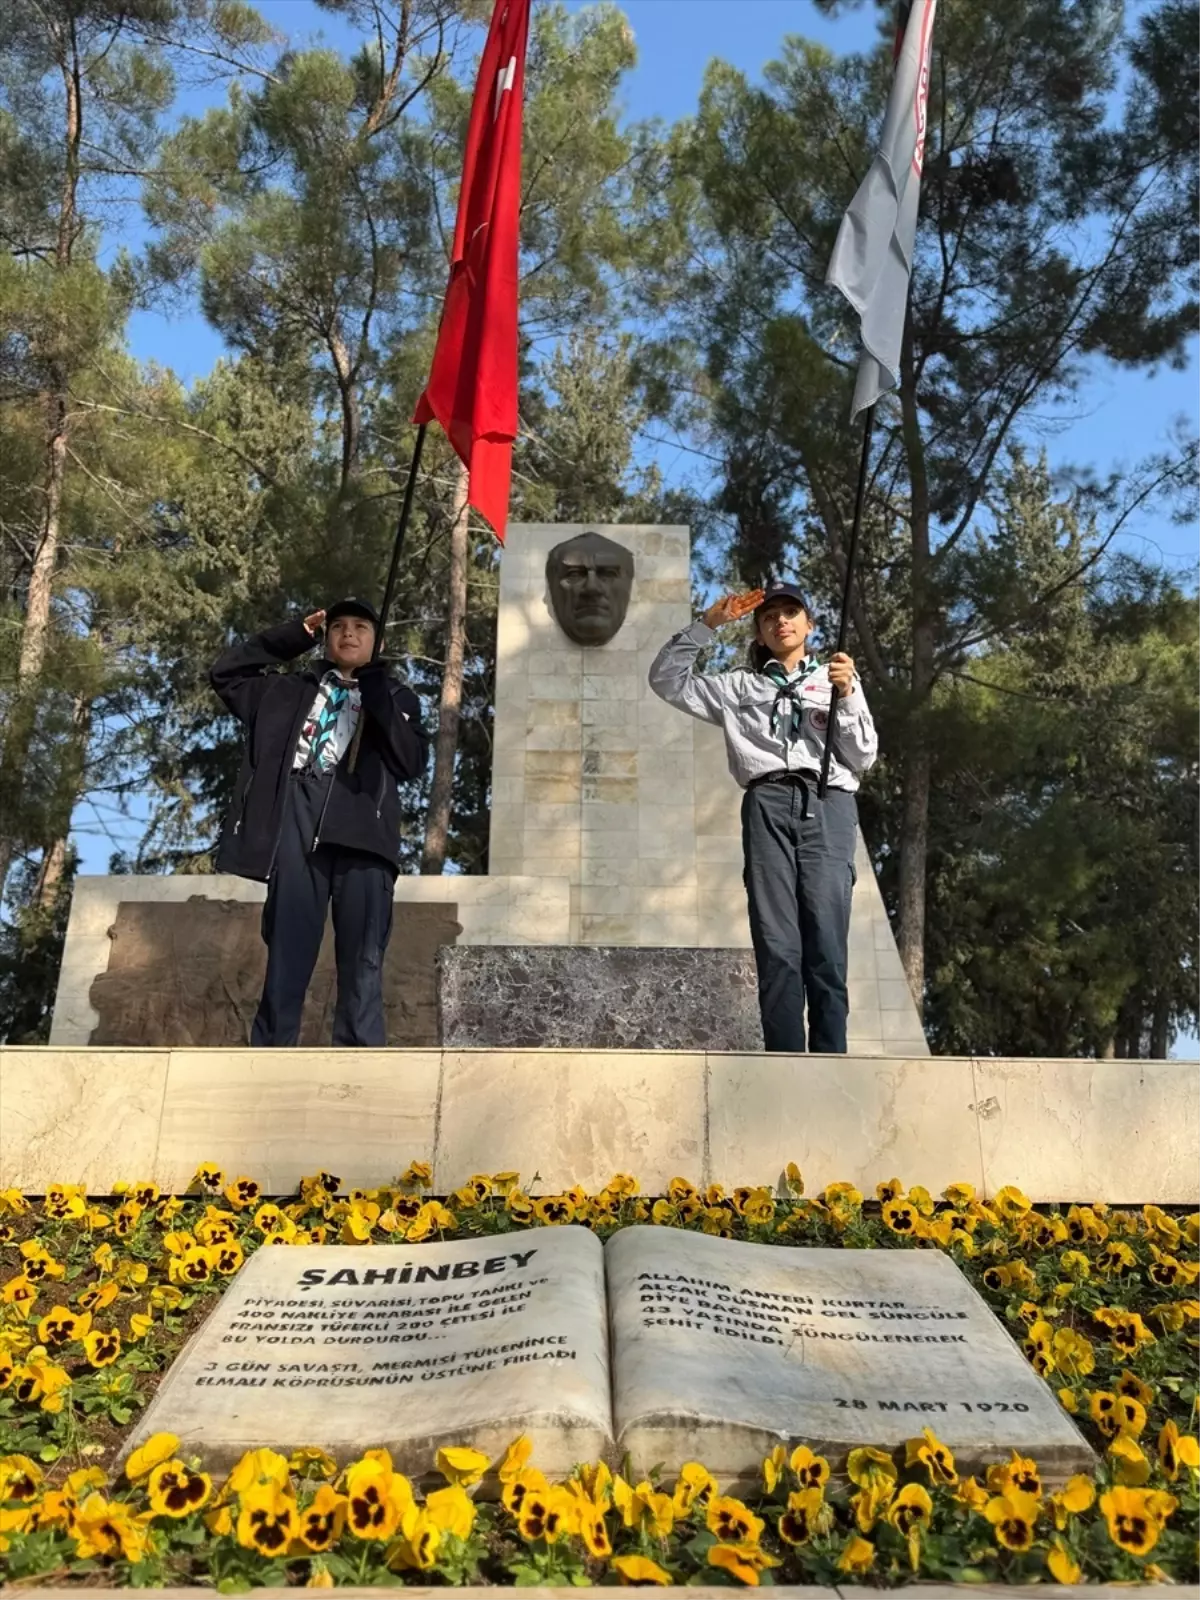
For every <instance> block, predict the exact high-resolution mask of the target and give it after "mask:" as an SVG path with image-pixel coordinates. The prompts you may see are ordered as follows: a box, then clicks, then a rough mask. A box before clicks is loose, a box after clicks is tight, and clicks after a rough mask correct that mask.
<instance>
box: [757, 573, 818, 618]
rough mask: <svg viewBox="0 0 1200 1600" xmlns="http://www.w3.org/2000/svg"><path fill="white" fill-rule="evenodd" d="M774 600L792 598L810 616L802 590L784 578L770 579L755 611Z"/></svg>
mask: <svg viewBox="0 0 1200 1600" xmlns="http://www.w3.org/2000/svg"><path fill="white" fill-rule="evenodd" d="M775 600H794V601H795V602H796V604H797V605H798V606H803V607H804V610H805V612H806V614H807V615H808V616H810V617H811V616H812V612H811V611H810V610H809V606H808V601H807V600H806V599H805V598H804V594H803V591H802V590H801V589H799V588H798V587H797V585H796V584H794V583H788V582H787V580H786V579H784V578H775V579H772V581H771V582H770V583H768V584H767V586H766V588H765V589H764V590H763V597H762V599H761V600H760V601H759V602H758V604H757V605H756V606H755V608H754V609H755V611H761V610H762V609H763V607H764V606H769V605H770V604H771V603H772V601H775Z"/></svg>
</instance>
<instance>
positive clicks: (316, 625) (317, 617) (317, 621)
mask: <svg viewBox="0 0 1200 1600" xmlns="http://www.w3.org/2000/svg"><path fill="white" fill-rule="evenodd" d="M324 626H325V613H324V612H323V611H314V612H313V614H312V616H311V617H305V619H304V627H305V631H306V632H307V633H308V634H309V636H310V637H311V638H313V639H315V638H316V636H317V634H319V633H320V631H321V629H322V628H323V627H324Z"/></svg>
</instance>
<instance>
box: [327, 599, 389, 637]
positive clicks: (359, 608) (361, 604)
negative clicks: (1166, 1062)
mask: <svg viewBox="0 0 1200 1600" xmlns="http://www.w3.org/2000/svg"><path fill="white" fill-rule="evenodd" d="M339 617H362V618H363V620H364V621H366V622H369V623H370V624H371V626H372V627H373V628H374V629H375V632H376V633H378V632H379V613H378V611H376V609H375V607H374V606H373V605H372V604H371V602H370V601H369V600H359V599H358V598H357V596H355V595H352V594H351V595H347V596H346V598H345V599H344V600H339V601H338V602H337V604H336V605H332V606H329V607H327V608H326V611H325V626H326V627H328V626H329V624H330V623H331V622H336V621H337V619H338V618H339Z"/></svg>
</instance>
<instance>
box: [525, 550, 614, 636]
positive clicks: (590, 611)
mask: <svg viewBox="0 0 1200 1600" xmlns="http://www.w3.org/2000/svg"><path fill="white" fill-rule="evenodd" d="M546 582H547V583H548V585H549V587H550V604H551V606H552V607H553V609H554V615H555V617H556V618H557V620H558V625H559V627H560V628H561V629H562V631H563V632H564V633H565V634H566V636H567V638H568V639H573V640H574V641H575V643H576V644H591V645H597V644H607V643H608V642H609V640H610V639H612V638H615V637H616V634H617V633H618V631H619V629H620V627H621V624H622V623H623V622H624V621H625V613H626V611H628V609H629V596H630V592H631V591H632V589H633V556H632V555H631V553H630V552H629V551H628V550H626V548H625V546H624V545H620V544H616V543H615V542H614V541H613V540H612V539H606V538H605V537H604V535H603V534H602V533H581V534H579V535H578V536H577V537H576V538H574V539H567V540H565V541H564V542H563V543H562V544H556V545H555V547H554V549H553V550H551V552H550V554H549V555H548V556H547V557H546Z"/></svg>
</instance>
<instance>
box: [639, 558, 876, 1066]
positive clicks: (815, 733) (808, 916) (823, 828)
mask: <svg viewBox="0 0 1200 1600" xmlns="http://www.w3.org/2000/svg"><path fill="white" fill-rule="evenodd" d="M750 611H753V612H754V643H753V645H752V646H751V649H750V666H749V667H748V668H740V669H737V670H735V671H732V672H721V673H713V674H705V673H701V672H698V671H697V670H696V661H697V658H698V657H699V655H700V652H701V651H702V650H703V649H704V648H705V647H706V645H708V644H709V643H710V642H711V640H712V637H713V630H714V629H715V628H719V627H720V626H721V625H722V623H726V622H733V621H736V620H737V618H739V617H743V616H745V615H746V614H747V613H748V612H750ZM812 627H813V623H812V614H811V612H810V611H809V608H808V604H807V602H806V601H805V599H804V596H803V595H802V594H801V593H800V590H799V589H797V588H796V587H795V586H794V585H793V584H790V583H772V584H770V585H769V586H768V587H767V588H766V589H765V590H762V589H759V590H756V591H754V592H753V593H752V594H749V595H739V596H727V597H726V598H725V599H724V600H718V601H717V603H716V605H713V606H709V608H708V610H707V611H706V612H705V613H704V615H703V617H702V618H701V619H700V620H699V621H698V622H693V623H692V625H691V627H689V628H685V629H684V630H683V632H682V633H677V634H676V635H675V637H674V638H673V639H671V640H669V641H668V643H667V644H665V645H664V646H663V648H662V649H661V650H660V651H659V653H658V656H657V658H656V659H655V662H654V665H653V666H652V667H651V668H650V687H651V688H652V689H653V690H654V692H655V694H657V695H658V696H660V698H661V699H663V700H665V701H666V702H667V704H668V705H672V706H678V707H679V709H680V710H681V711H687V712H689V713H690V714H691V715H692V716H693V717H699V718H700V720H701V721H702V722H715V723H717V724H718V726H720V727H721V728H722V729H723V730H724V733H725V748H726V751H727V753H728V756H729V770H730V772H732V774H733V776H734V777H735V778H736V779H737V781H738V783H740V784H741V786H742V788H743V789H745V791H746V793H745V796H744V798H743V800H742V848H743V851H744V853H745V858H746V869H745V874H744V877H745V883H746V894H747V897H748V900H749V907H750V935H751V938H752V939H753V942H754V959H755V964H756V966H757V968H758V1003H759V1009H760V1010H761V1012H762V1027H763V1041H764V1043H765V1045H766V1048H767V1049H768V1050H781V1051H802V1050H803V1049H804V1047H805V1028H804V1005H805V1000H806V999H807V1002H808V1043H809V1044H810V1046H811V1048H812V1050H813V1051H814V1052H815V1053H818V1054H823V1055H831V1054H835V1053H836V1054H844V1053H845V1050H846V1013H847V1010H848V1009H849V1006H848V997H847V993H846V945H847V940H848V937H849V932H850V893H851V890H852V888H853V886H854V843H855V833H856V830H857V827H858V808H857V805H856V803H855V799H854V792H855V790H856V789H857V788H858V780H859V778H860V776H861V775H862V773H864V772H866V771H867V769H868V768H869V767H870V766H871V764H872V763H873V762H874V760H875V756H876V752H877V750H878V741H877V739H876V737H875V724H874V723H873V722H872V720H871V713H870V712H869V711H868V710H867V702H866V698H865V696H864V695H863V692H862V687H861V685H860V684H859V682H858V679H857V677H856V676H855V672H854V662H853V661H852V660H851V659H850V657H849V656H848V655H842V654H839V655H835V656H834V657H833V658H832V660H831V661H830V662H829V665H828V666H822V665H821V664H820V662H818V661H815V660H814V659H813V658H812V657H811V656H809V655H808V653H807V649H806V646H807V641H808V637H809V634H810V633H811V632H812ZM830 684H835V685H836V686H837V691H838V701H837V710H836V712H835V718H836V721H835V724H834V734H833V752H832V759H831V761H830V764H829V787H828V790H827V791H826V795H825V799H824V800H819V799H818V798H817V779H818V777H819V775H820V769H821V752H822V748H823V745H824V740H825V729H826V726H827V725H828V721H829V702H830V699H831V698H832V696H831V694H830Z"/></svg>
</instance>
